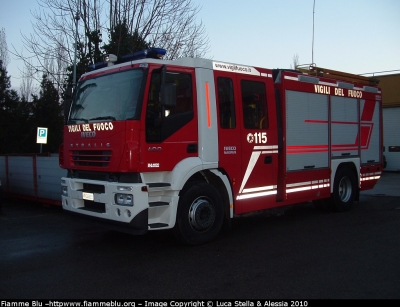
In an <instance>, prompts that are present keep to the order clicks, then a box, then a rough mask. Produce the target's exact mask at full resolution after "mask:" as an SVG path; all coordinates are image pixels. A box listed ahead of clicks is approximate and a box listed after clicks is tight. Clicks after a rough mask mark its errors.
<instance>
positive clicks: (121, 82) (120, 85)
mask: <svg viewBox="0 0 400 307" xmlns="http://www.w3.org/2000/svg"><path fill="white" fill-rule="evenodd" d="M143 74H144V72H143V70H142V69H134V70H127V71H122V72H117V73H114V74H110V75H103V76H99V77H97V78H93V79H88V80H84V81H82V82H80V83H79V85H78V88H77V91H76V95H75V96H74V101H73V103H72V106H71V113H70V117H69V122H70V123H71V122H80V121H81V122H86V123H87V122H89V121H101V120H114V121H116V120H125V119H134V118H136V117H137V116H139V114H136V112H137V111H138V110H139V109H140V108H138V104H139V97H140V96H141V89H142V84H143Z"/></svg>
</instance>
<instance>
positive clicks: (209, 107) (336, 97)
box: [59, 49, 382, 244]
mask: <svg viewBox="0 0 400 307" xmlns="http://www.w3.org/2000/svg"><path fill="white" fill-rule="evenodd" d="M163 52H164V53H165V51H163V50H162V49H150V50H148V51H146V52H145V53H146V54H144V55H143V53H136V54H135V55H136V57H135V56H134V55H132V57H129V56H127V57H125V59H122V60H121V61H120V62H121V63H118V61H116V63H113V64H112V65H110V63H108V62H104V63H100V66H103V68H100V69H96V70H93V71H91V72H88V73H86V74H84V75H83V76H82V77H81V79H80V80H79V83H78V86H77V88H76V90H75V92H74V96H73V100H72V104H71V106H70V108H68V111H67V114H66V118H67V122H66V125H65V127H64V142H63V145H62V146H61V147H60V155H59V157H60V166H61V167H62V168H65V169H67V170H68V175H67V176H66V177H63V178H62V179H61V186H62V206H63V208H64V209H65V210H67V211H69V212H72V213H76V214H78V215H81V216H85V217H89V218H92V219H94V220H96V221H98V222H100V223H101V224H103V225H106V224H107V225H108V227H111V228H114V229H117V230H121V231H126V232H130V233H133V234H144V233H146V232H147V231H148V230H161V229H171V228H173V229H174V232H175V234H176V235H177V237H178V238H179V239H180V240H181V241H183V242H185V243H187V244H201V243H205V242H208V241H210V240H212V239H214V238H215V237H216V236H217V234H218V233H219V231H220V229H221V227H222V224H223V223H224V221H225V222H229V220H230V219H231V218H233V217H235V216H236V215H241V214H244V213H248V212H253V211H258V210H264V209H269V208H274V207H279V206H285V205H290V204H295V203H300V202H304V201H315V202H322V201H324V202H325V203H327V204H328V205H330V207H332V208H334V209H335V210H339V211H346V210H349V209H350V208H351V206H352V204H353V202H354V201H355V200H357V199H358V196H359V192H360V191H361V190H366V189H371V188H373V187H374V185H375V183H376V182H377V180H378V179H379V177H380V175H381V172H382V151H381V148H382V102H381V92H380V89H379V88H378V87H377V86H376V84H375V83H374V82H373V80H372V79H368V78H356V77H358V76H354V75H350V74H343V73H338V72H335V71H328V70H322V69H318V68H315V67H311V69H308V70H307V71H300V70H280V69H274V70H272V69H265V68H260V67H252V66H245V65H237V64H230V63H224V62H219V61H213V60H206V59H199V58H182V59H177V60H172V61H166V60H161V59H159V58H158V57H159V55H160V54H162V53H163ZM149 55H150V56H151V57H156V58H151V57H148V56H149ZM137 57H140V59H137Z"/></svg>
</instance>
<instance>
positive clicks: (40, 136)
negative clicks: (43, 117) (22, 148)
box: [36, 127, 47, 144]
mask: <svg viewBox="0 0 400 307" xmlns="http://www.w3.org/2000/svg"><path fill="white" fill-rule="evenodd" d="M36 143H38V144H47V128H42V127H38V128H37V136H36Z"/></svg>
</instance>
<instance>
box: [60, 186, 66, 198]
mask: <svg viewBox="0 0 400 307" xmlns="http://www.w3.org/2000/svg"><path fill="white" fill-rule="evenodd" d="M61 195H62V196H65V197H68V187H67V186H64V185H62V186H61Z"/></svg>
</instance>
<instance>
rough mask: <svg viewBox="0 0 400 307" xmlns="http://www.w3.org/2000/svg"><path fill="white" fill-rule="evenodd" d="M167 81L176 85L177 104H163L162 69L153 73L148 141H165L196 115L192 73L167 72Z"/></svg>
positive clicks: (147, 118) (149, 104)
mask: <svg viewBox="0 0 400 307" xmlns="http://www.w3.org/2000/svg"><path fill="white" fill-rule="evenodd" d="M166 83H175V85H176V106H174V107H163V106H162V105H161V101H160V91H161V71H159V70H157V71H154V72H153V73H152V76H151V84H150V90H149V96H148V100H147V111H146V140H147V142H162V141H164V140H165V139H167V138H168V137H169V136H171V135H172V134H174V133H175V132H176V131H178V130H179V129H180V128H182V127H183V126H184V125H186V124H187V123H189V122H190V121H191V120H192V119H193V116H194V111H193V93H192V92H193V91H192V77H191V75H190V74H184V73H173V72H167V73H166Z"/></svg>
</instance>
